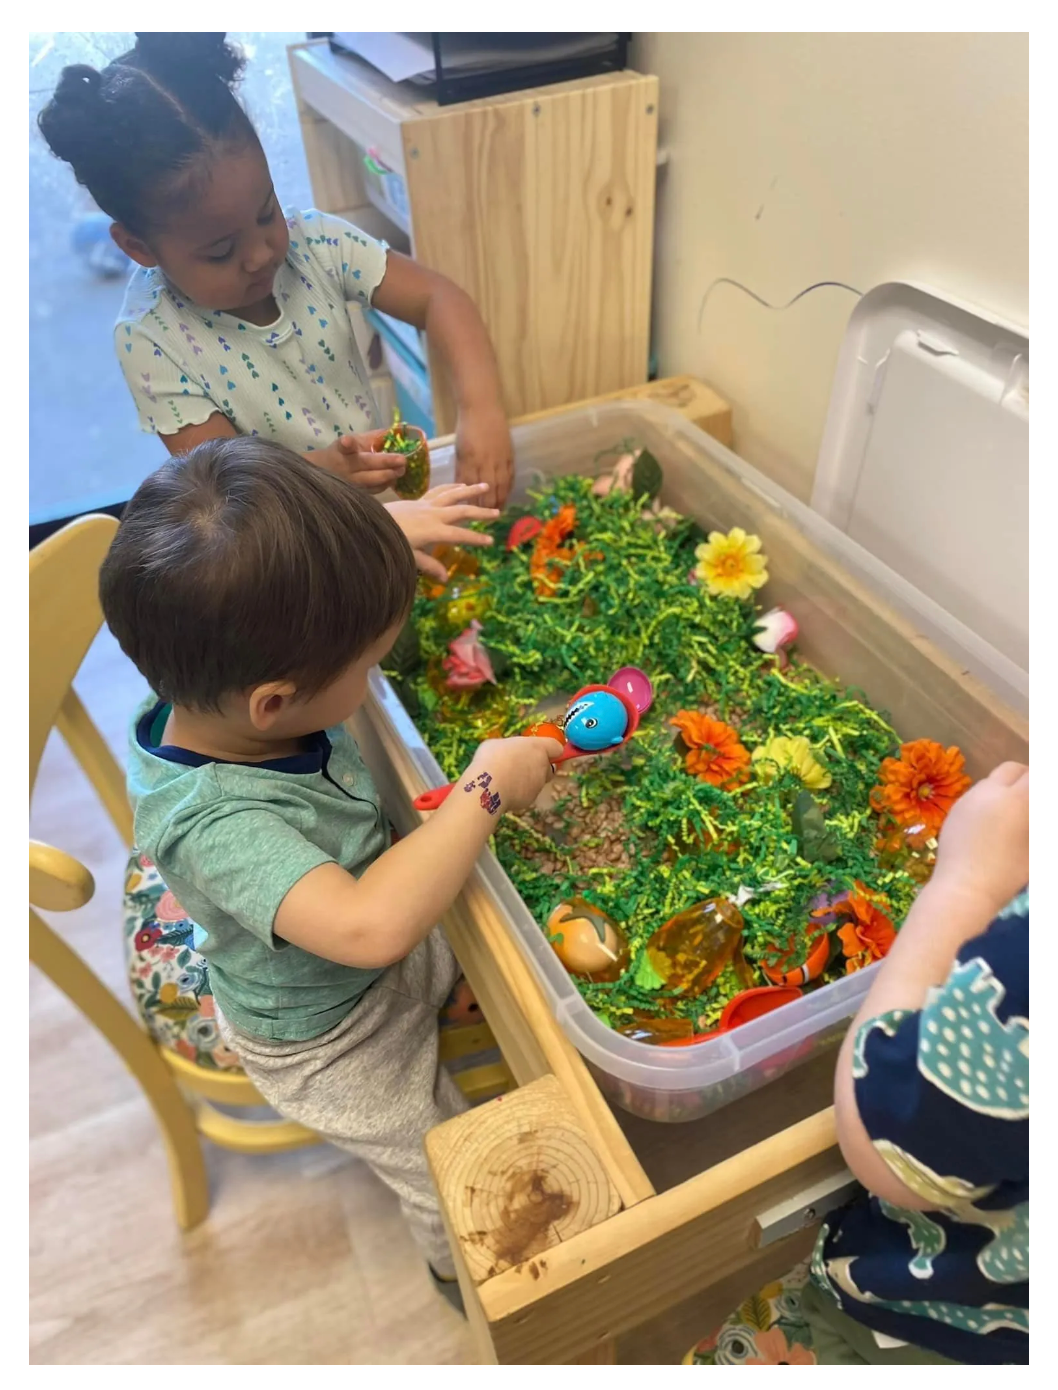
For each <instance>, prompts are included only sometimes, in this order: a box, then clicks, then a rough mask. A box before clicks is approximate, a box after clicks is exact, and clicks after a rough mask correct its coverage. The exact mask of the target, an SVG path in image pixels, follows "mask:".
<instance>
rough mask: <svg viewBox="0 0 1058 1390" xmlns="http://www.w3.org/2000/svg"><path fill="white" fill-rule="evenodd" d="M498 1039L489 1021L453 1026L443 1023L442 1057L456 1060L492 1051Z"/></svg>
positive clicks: (447, 1060) (451, 1060)
mask: <svg viewBox="0 0 1058 1390" xmlns="http://www.w3.org/2000/svg"><path fill="white" fill-rule="evenodd" d="M495 1046H496V1039H495V1037H494V1035H493V1032H492V1029H491V1028H490V1027H489V1025H488V1024H487V1023H472V1024H469V1025H460V1026H458V1027H453V1026H451V1025H446V1024H444V1023H442V1025H441V1037H440V1054H439V1055H440V1058H441V1061H442V1062H456V1061H458V1060H459V1058H460V1057H472V1056H473V1055H474V1054H475V1053H477V1052H491V1051H492V1049H493V1048H494V1047H495Z"/></svg>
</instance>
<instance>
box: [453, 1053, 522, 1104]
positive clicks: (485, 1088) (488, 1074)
mask: <svg viewBox="0 0 1058 1390" xmlns="http://www.w3.org/2000/svg"><path fill="white" fill-rule="evenodd" d="M452 1080H453V1081H454V1082H455V1083H456V1085H457V1086H458V1087H459V1089H460V1090H461V1091H462V1092H463V1094H464V1095H465V1096H466V1098H467V1100H469V1101H472V1102H473V1101H483V1100H485V1099H487V1098H491V1097H493V1096H496V1095H501V1094H503V1093H504V1092H506V1091H509V1090H510V1089H511V1087H512V1086H513V1085H514V1078H513V1077H512V1076H511V1073H510V1069H509V1067H508V1066H507V1064H506V1062H504V1061H502V1060H501V1061H499V1062H489V1063H488V1064H487V1065H485V1066H482V1067H468V1068H467V1070H466V1071H460V1072H456V1073H455V1074H454V1076H453V1077H452Z"/></svg>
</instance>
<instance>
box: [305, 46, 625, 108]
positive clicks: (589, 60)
mask: <svg viewBox="0 0 1058 1390" xmlns="http://www.w3.org/2000/svg"><path fill="white" fill-rule="evenodd" d="M313 37H320V38H322V37H324V36H323V35H318V36H316V35H314V36H313ZM327 37H328V38H329V40H330V46H331V48H332V50H333V51H334V52H335V53H340V54H343V55H348V54H349V53H350V52H351V50H350V49H348V48H346V47H344V46H343V45H342V44H341V43H339V42H338V41H337V40H336V39H335V37H334V34H333V33H331V34H329V35H327ZM468 37H472V38H474V39H477V40H482V41H494V44H495V47H496V48H506V49H508V50H515V51H517V50H519V49H524V50H525V53H526V61H525V62H524V63H511V62H509V61H504V62H503V63H502V64H497V65H496V66H494V67H488V66H484V65H475V66H474V67H473V68H471V69H469V70H464V69H463V68H462V67H460V66H454V65H453V64H452V61H451V56H450V57H449V60H448V63H447V66H446V60H445V52H446V45H447V48H448V51H449V54H450V55H451V48H452V45H453V43H464V44H465V41H466V40H467V38H468ZM569 37H570V36H569V35H568V34H561V33H559V34H542V33H530V34H511V33H500V34H474V35H472V36H470V35H467V34H435V33H431V35H430V39H431V41H432V44H433V58H434V72H433V79H432V80H431V81H430V82H429V85H428V90H429V94H430V95H431V96H433V98H434V99H435V100H436V102H437V104H438V106H452V105H454V104H455V103H456V102H459V101H473V100H475V99H477V98H480V97H492V96H499V95H500V94H501V93H503V92H517V91H523V90H524V89H525V88H527V87H546V86H549V85H550V84H551V83H553V82H570V81H573V80H574V79H575V78H579V77H595V76H598V75H599V74H600V73H607V72H621V71H622V70H623V69H624V68H625V67H627V65H628V45H629V43H630V41H631V38H632V35H631V34H605V35H600V36H599V37H601V38H605V39H607V40H608V42H607V43H605V44H601V45H599V46H597V47H595V48H593V49H592V50H591V51H589V52H582V53H578V54H574V55H572V56H570V57H566V58H554V57H551V58H548V59H545V60H543V61H539V62H533V61H532V53H533V50H534V49H535V48H538V47H539V46H540V44H541V43H542V42H543V41H545V40H548V39H552V40H554V41H555V45H556V46H558V45H560V44H561V42H562V40H563V39H567V38H569ZM352 56H353V57H359V56H360V55H358V54H356V53H353V54H352Z"/></svg>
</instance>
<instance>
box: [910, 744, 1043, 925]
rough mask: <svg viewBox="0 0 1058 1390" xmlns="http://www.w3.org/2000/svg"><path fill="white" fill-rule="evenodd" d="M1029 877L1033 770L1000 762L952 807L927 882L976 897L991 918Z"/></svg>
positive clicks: (989, 918) (1015, 764) (985, 915)
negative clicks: (935, 864) (1030, 772)
mask: <svg viewBox="0 0 1058 1390" xmlns="http://www.w3.org/2000/svg"><path fill="white" fill-rule="evenodd" d="M1028 881H1029V770H1028V768H1027V767H1026V766H1025V765H1024V764H1023V763H1002V764H1001V765H1000V766H999V767H997V768H996V769H995V771H994V772H992V773H990V774H989V776H987V777H986V778H985V779H984V780H983V781H981V782H978V783H977V784H976V786H973V787H971V788H970V790H969V791H968V792H967V793H966V794H965V795H964V796H961V797H960V798H959V800H958V801H957V802H956V803H955V805H954V806H953V807H952V808H951V810H950V811H949V812H948V816H947V819H946V820H945V822H944V826H943V828H942V829H941V832H940V839H939V841H938V845H937V866H936V868H935V869H934V871H933V877H932V878H931V879H930V882H929V887H930V888H933V887H934V885H937V886H940V885H947V886H948V887H949V888H950V889H951V890H952V891H953V892H956V893H959V894H961V895H963V896H967V897H973V898H975V899H977V900H979V902H980V904H981V913H982V916H984V917H985V918H986V921H991V919H992V917H994V916H995V914H996V913H997V912H999V911H1000V910H1001V909H1002V908H1004V907H1005V906H1006V905H1007V903H1008V902H1010V900H1011V899H1012V898H1013V897H1014V896H1015V894H1016V893H1019V892H1020V891H1021V889H1022V888H1024V887H1025V885H1026V883H1028Z"/></svg>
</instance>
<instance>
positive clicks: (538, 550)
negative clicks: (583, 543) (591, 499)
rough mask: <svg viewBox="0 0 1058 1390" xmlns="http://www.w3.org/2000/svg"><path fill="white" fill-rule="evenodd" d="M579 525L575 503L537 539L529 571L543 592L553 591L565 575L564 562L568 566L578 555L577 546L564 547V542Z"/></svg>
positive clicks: (561, 512)
mask: <svg viewBox="0 0 1058 1390" xmlns="http://www.w3.org/2000/svg"><path fill="white" fill-rule="evenodd" d="M576 524H577V509H576V507H574V506H572V505H571V504H569V503H567V504H566V506H564V507H560V508H559V510H558V513H557V515H555V516H553V517H552V518H551V520H550V521H549V522H547V523H546V524H545V526H544V529H543V530H542V531H541V532H540V534H539V535H538V536H537V538H536V544H535V545H534V546H533V558H532V559H531V560H530V562H529V573H530V574H531V575H532V577H533V587H534V588H535V589H536V592H537V593H538V594H541V595H546V594H550V593H552V592H553V590H554V588H555V585H556V584H557V583H558V581H559V580H560V579H561V577H562V568H561V566H562V565H568V564H569V562H570V561H571V560H572V559H573V556H574V555H575V554H576V550H575V548H574V547H573V546H563V545H562V542H563V541H564V540H565V539H566V537H567V536H569V535H572V533H573V529H574V527H575V526H576Z"/></svg>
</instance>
